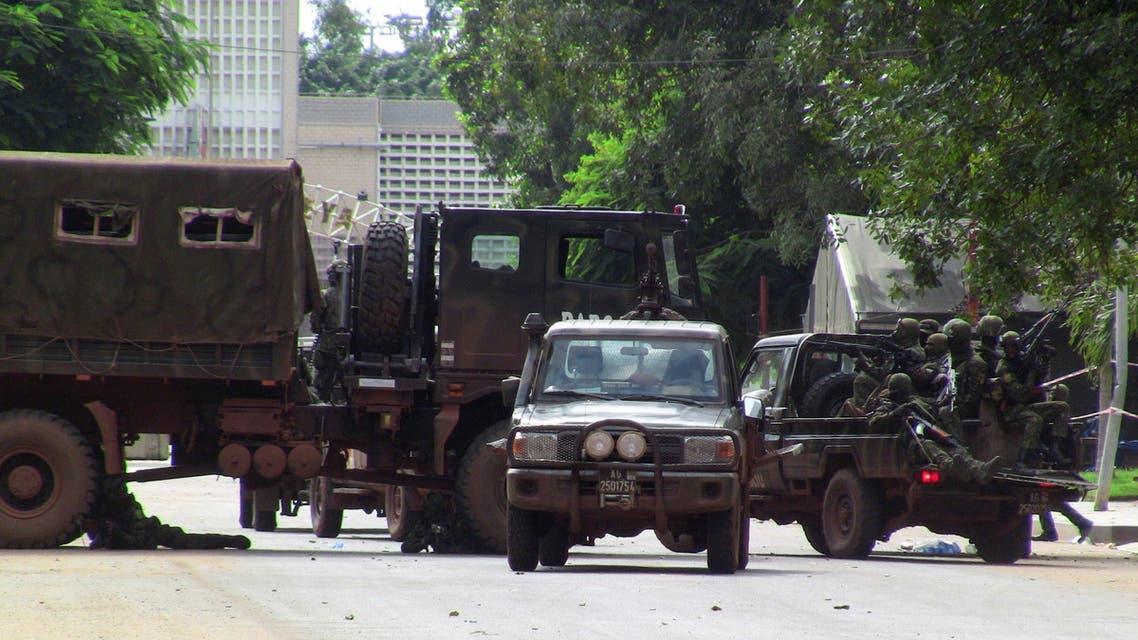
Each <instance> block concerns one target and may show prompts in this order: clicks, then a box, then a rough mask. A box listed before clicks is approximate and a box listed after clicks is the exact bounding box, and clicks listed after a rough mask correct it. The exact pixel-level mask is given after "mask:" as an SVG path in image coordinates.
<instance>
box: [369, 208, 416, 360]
mask: <svg viewBox="0 0 1138 640" xmlns="http://www.w3.org/2000/svg"><path fill="white" fill-rule="evenodd" d="M406 289H407V228H406V227H404V226H403V225H401V224H399V223H398V222H376V223H374V224H372V225H371V227H369V228H368V230H367V246H366V249H365V252H364V269H363V276H362V279H361V283H360V309H359V316H358V322H359V332H358V338H359V347H360V350H362V351H373V352H378V353H396V352H398V351H399V348H400V338H401V334H402V328H403V307H404V292H405V291H406Z"/></svg>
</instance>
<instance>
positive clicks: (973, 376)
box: [940, 318, 988, 443]
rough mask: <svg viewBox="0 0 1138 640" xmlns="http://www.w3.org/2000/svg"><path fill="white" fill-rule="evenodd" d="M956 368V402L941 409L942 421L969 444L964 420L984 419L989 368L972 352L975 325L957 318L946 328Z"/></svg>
mask: <svg viewBox="0 0 1138 640" xmlns="http://www.w3.org/2000/svg"><path fill="white" fill-rule="evenodd" d="M944 331H945V335H946V337H947V339H948V351H949V359H950V364H951V367H952V374H951V375H952V390H953V394H952V395H953V397H952V402H951V403H950V404H949V405H948V406H945V407H941V410H940V411H941V413H940V418H941V421H942V423H943V424H944V425H945V427H946V428H947V429H948V430H949V432H950V433H952V434H953V435H955V436H956V437H957V438H959V439H960V441H961V442H965V443H969V442H970V440H969V438H968V437H966V436H967V435H968V434H966V433H965V431H964V422H963V421H964V420H970V419H976V418H979V417H980V400H981V398H982V397H983V395H984V388H985V384H986V382H987V378H988V365H987V363H985V362H984V360H983V359H981V358H980V356H978V355H976V352H975V351H973V349H972V325H970V324H968V323H967V322H965V321H964V320H961V319H959V318H953V319H952V320H949V321H948V322H947V323H945V325H944Z"/></svg>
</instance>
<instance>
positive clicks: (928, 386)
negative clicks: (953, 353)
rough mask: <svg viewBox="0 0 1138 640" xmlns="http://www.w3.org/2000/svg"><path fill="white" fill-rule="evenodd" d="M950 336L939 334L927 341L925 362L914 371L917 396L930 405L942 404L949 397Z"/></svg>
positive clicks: (933, 335)
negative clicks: (927, 401) (926, 400)
mask: <svg viewBox="0 0 1138 640" xmlns="http://www.w3.org/2000/svg"><path fill="white" fill-rule="evenodd" d="M949 371H951V368H950V367H949V361H948V336H946V335H944V334H943V333H940V332H937V333H934V334H932V335H930V336H929V337H928V340H926V341H925V361H924V363H922V364H921V366H919V367H917V368H916V369H914V370H913V374H912V375H913V386H914V388H915V389H916V391H917V394H918V395H920V396H921V397H923V398H927V399H928V400H929V401H930V404H938V405H939V404H941V400H942V399H945V398H946V396H947V395H948V393H949V392H948V390H947V389H946V387H945V385H946V384H947V383H948V375H947V374H948V372H949ZM946 401H947V400H946Z"/></svg>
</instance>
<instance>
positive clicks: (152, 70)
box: [0, 0, 208, 153]
mask: <svg viewBox="0 0 1138 640" xmlns="http://www.w3.org/2000/svg"><path fill="white" fill-rule="evenodd" d="M192 28H193V23H192V22H190V21H189V20H187V19H186V18H185V17H184V16H182V15H181V14H179V13H177V12H174V11H172V10H170V9H167V8H166V7H165V3H161V2H157V1H156V0H48V1H39V2H5V3H0V148H4V149H20V150H38V151H76V152H104V153H125V152H134V151H138V150H139V149H140V148H141V147H143V146H144V145H145V144H146V143H147V142H148V141H149V137H150V125H149V117H150V116H151V114H153V113H156V112H160V111H162V110H163V109H165V108H166V107H167V105H168V103H169V102H170V101H171V100H174V101H185V100H186V98H187V95H188V92H189V90H190V89H191V88H192V87H193V83H194V77H195V73H196V72H197V71H199V70H200V69H202V68H204V66H205V62H206V60H207V59H208V51H207V48H206V45H205V44H204V43H203V42H201V41H198V40H193V39H191V38H189V37H188V36H186V35H183V34H184V33H186V32H188V31H189V30H191V29H192Z"/></svg>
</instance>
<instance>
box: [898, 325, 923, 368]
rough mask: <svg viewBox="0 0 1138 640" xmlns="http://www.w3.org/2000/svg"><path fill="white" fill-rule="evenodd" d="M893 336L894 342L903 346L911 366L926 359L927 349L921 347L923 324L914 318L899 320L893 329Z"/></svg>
mask: <svg viewBox="0 0 1138 640" xmlns="http://www.w3.org/2000/svg"><path fill="white" fill-rule="evenodd" d="M891 337H892V338H893V342H895V343H897V346H898V347H901V349H902V351H903V352H904V354H903V355H904V357H905V359H907V360H908V361H909V365H910V366H911V365H913V364H919V363H922V362H924V361H925V350H924V349H923V348H922V347H921V325H920V323H919V322H917V321H916V320H914V319H913V318H901V319H899V320H897V326H896V327H895V328H894V329H893V333H892V335H891Z"/></svg>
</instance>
